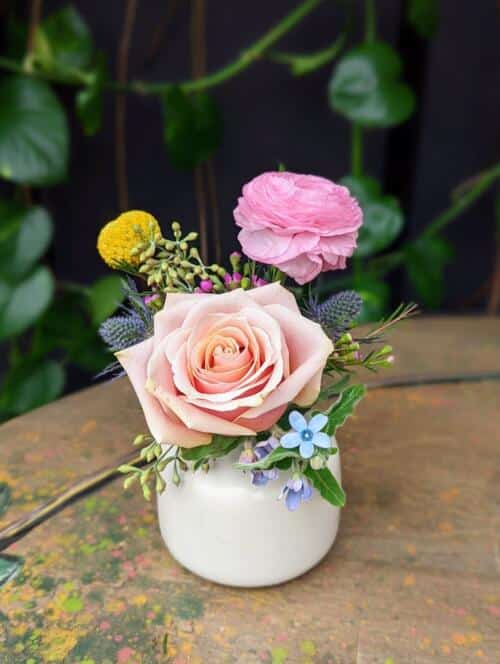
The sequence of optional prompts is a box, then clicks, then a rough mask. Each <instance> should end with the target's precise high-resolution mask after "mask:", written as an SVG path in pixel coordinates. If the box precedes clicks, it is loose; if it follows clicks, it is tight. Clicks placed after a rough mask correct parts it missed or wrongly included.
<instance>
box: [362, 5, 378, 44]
mask: <svg viewBox="0 0 500 664" xmlns="http://www.w3.org/2000/svg"><path fill="white" fill-rule="evenodd" d="M376 25H377V19H376V14H375V3H374V1H373V0H365V42H373V41H375V38H376V36H377V27H376Z"/></svg>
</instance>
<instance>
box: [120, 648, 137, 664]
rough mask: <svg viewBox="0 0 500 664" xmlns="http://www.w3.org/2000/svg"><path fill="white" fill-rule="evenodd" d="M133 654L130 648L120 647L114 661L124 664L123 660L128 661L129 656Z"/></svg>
mask: <svg viewBox="0 0 500 664" xmlns="http://www.w3.org/2000/svg"><path fill="white" fill-rule="evenodd" d="M133 654H134V651H133V650H132V648H127V647H125V648H120V650H119V651H118V652H117V654H116V662H117V664H125V662H128V660H129V659H130V657H131V656H132V655H133Z"/></svg>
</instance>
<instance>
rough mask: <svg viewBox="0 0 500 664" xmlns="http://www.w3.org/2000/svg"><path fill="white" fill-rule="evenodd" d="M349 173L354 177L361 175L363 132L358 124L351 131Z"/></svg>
mask: <svg viewBox="0 0 500 664" xmlns="http://www.w3.org/2000/svg"><path fill="white" fill-rule="evenodd" d="M351 172H352V174H353V175H354V176H355V177H360V176H361V175H363V130H362V128H361V127H360V126H359V125H358V124H353V125H352V130H351Z"/></svg>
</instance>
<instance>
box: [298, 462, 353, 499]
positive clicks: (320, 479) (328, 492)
mask: <svg viewBox="0 0 500 664" xmlns="http://www.w3.org/2000/svg"><path fill="white" fill-rule="evenodd" d="M304 475H305V476H306V477H307V478H308V479H310V480H311V483H312V485H313V487H314V488H315V489H317V490H318V491H319V493H320V494H321V497H322V498H324V499H325V500H327V501H328V502H329V503H330V504H331V505H334V506H335V507H344V505H345V493H344V490H343V489H342V487H341V486H340V484H339V483H338V482H337V480H336V478H335V476H334V475H332V473H331V472H330V470H329V469H328V468H321V469H320V470H313V469H312V468H311V467H310V466H308V467H307V468H306V469H305V470H304Z"/></svg>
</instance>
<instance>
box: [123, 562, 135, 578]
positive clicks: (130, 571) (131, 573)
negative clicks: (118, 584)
mask: <svg viewBox="0 0 500 664" xmlns="http://www.w3.org/2000/svg"><path fill="white" fill-rule="evenodd" d="M122 567H123V571H124V572H125V574H126V575H127V577H128V578H129V579H133V578H134V577H135V576H137V572H136V570H135V567H134V564H133V563H132V562H131V561H130V560H125V561H124V563H123V565H122Z"/></svg>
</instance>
